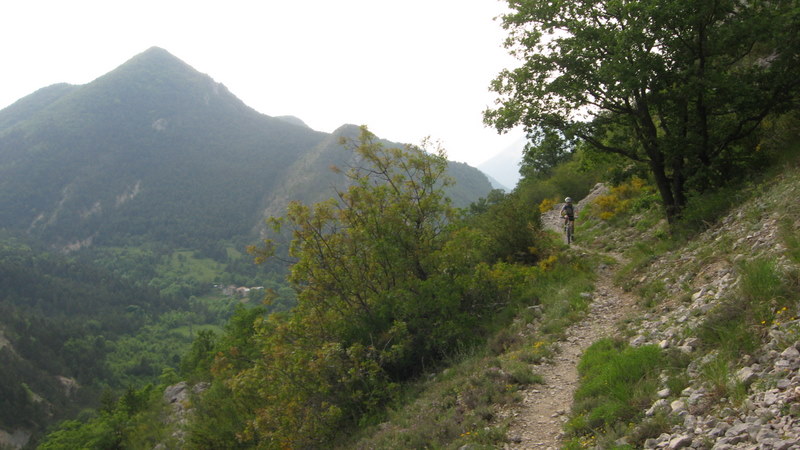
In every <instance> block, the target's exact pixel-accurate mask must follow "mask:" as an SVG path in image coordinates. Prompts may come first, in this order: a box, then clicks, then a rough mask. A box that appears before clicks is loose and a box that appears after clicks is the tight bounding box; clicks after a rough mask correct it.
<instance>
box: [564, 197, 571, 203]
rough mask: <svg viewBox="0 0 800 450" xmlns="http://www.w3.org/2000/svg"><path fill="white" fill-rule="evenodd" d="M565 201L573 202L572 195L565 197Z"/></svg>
mask: <svg viewBox="0 0 800 450" xmlns="http://www.w3.org/2000/svg"><path fill="white" fill-rule="evenodd" d="M564 201H565V202H567V203H572V197H567V198H565V199H564Z"/></svg>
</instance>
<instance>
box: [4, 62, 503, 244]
mask: <svg viewBox="0 0 800 450" xmlns="http://www.w3.org/2000/svg"><path fill="white" fill-rule="evenodd" d="M334 136H335V133H334V134H329V133H323V132H318V131H314V130H312V129H311V128H309V127H308V126H307V125H306V124H305V123H304V122H303V121H302V120H300V119H298V118H295V117H291V116H282V117H270V116H267V115H264V114H261V113H259V112H257V111H255V110H254V109H252V108H250V107H249V106H247V105H246V104H245V103H244V102H242V101H241V100H240V99H238V98H237V97H236V96H235V95H233V94H232V93H231V92H230V91H228V89H227V88H226V87H225V86H224V85H222V84H221V83H218V82H216V81H214V80H213V79H212V78H211V77H209V76H208V75H205V74H202V73H200V72H197V71H196V70H195V69H193V68H192V67H191V66H189V65H188V64H186V63H185V62H183V61H181V60H180V59H178V58H176V57H174V56H173V55H171V54H170V53H169V52H167V51H166V50H163V49H160V48H157V47H153V48H151V49H148V50H147V51H145V52H143V53H141V54H139V55H136V56H135V57H133V58H131V59H130V60H129V61H127V62H126V63H124V64H122V65H121V66H120V67H118V68H117V69H115V70H113V71H111V72H109V73H108V74H106V75H103V76H101V77H99V78H97V79H96V80H94V81H92V82H90V83H88V84H86V85H81V86H72V85H67V84H57V85H53V86H50V87H46V88H43V89H40V90H38V91H36V92H34V93H33V94H31V95H29V96H27V97H25V98H23V99H20V100H19V101H17V102H16V103H14V104H13V105H11V106H9V107H7V108H5V109H4V110H2V111H0V227H2V228H9V229H12V230H25V231H26V232H27V233H29V234H31V235H33V236H36V237H39V238H41V239H44V240H45V241H47V242H49V243H50V244H53V245H56V246H59V247H62V248H67V247H80V246H82V245H95V244H100V245H120V244H123V243H125V242H129V241H130V240H131V239H134V240H151V241H158V242H162V243H166V244H168V245H171V246H176V247H187V248H198V247H202V246H208V245H210V243H214V242H219V241H224V240H231V239H236V238H243V237H246V236H253V230H254V229H255V228H257V227H258V226H259V225H260V223H261V221H262V218H263V216H264V215H265V211H266V212H269V213H277V214H281V213H282V208H283V207H284V206H285V204H286V202H287V201H289V200H293V199H297V200H301V201H306V202H311V201H318V200H322V199H324V198H328V197H330V196H332V192H331V191H330V187H331V186H335V185H341V183H343V179H342V178H341V176H337V175H336V174H333V173H332V172H330V171H329V166H330V165H331V164H342V163H344V162H345V161H347V159H348V158H351V157H352V155H348V154H347V152H346V151H345V150H344V149H343V148H341V146H339V145H338V143H337V139H336V138H334ZM450 172H451V175H452V176H454V178H456V181H457V186H456V188H455V189H453V190H451V191H450V194H451V196H452V197H453V198H454V199H455V202H456V204H460V205H461V206H466V205H467V204H469V202H471V201H474V200H477V199H478V198H479V197H481V196H484V195H485V194H486V193H488V191H489V190H490V189H491V186H490V184H489V182H488V180H487V179H486V177H485V176H484V175H483V174H482V173H480V172H479V171H478V170H477V169H474V168H471V167H469V166H465V165H458V164H455V163H453V164H451V170H450ZM304 183H306V184H304Z"/></svg>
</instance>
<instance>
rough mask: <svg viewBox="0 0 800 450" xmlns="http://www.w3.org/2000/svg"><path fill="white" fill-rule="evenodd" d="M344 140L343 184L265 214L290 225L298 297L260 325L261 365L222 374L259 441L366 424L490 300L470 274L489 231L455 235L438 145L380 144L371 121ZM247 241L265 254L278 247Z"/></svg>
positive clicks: (485, 285) (474, 326) (464, 341)
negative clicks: (349, 152) (352, 156)
mask: <svg viewBox="0 0 800 450" xmlns="http://www.w3.org/2000/svg"><path fill="white" fill-rule="evenodd" d="M352 146H353V147H354V148H353V150H354V151H355V152H356V154H357V160H358V161H359V167H356V168H353V169H351V170H350V171H348V173H347V175H348V177H349V178H350V185H349V188H348V189H347V190H346V191H339V192H337V193H336V197H337V198H334V199H331V200H330V201H327V202H321V203H317V204H315V205H313V206H307V205H303V204H300V203H292V204H291V205H290V206H289V208H288V214H287V216H286V218H285V219H283V220H274V221H273V223H274V224H275V225H276V231H278V232H279V231H280V228H281V227H282V226H287V225H288V227H290V228H291V231H292V237H293V239H292V243H291V246H290V256H292V257H294V258H295V259H296V262H295V263H294V265H293V266H292V269H291V274H290V277H289V278H290V281H291V282H292V284H293V286H294V288H295V289H296V290H297V302H298V303H297V306H296V307H295V308H294V309H293V310H292V311H291V312H290V313H287V314H273V315H271V316H270V317H269V318H267V319H266V320H263V321H260V322H259V323H258V324H257V325H256V326H257V329H258V332H257V334H256V337H255V339H256V341H257V342H258V345H259V346H260V350H261V351H260V353H259V355H258V356H257V361H256V362H255V363H254V364H253V366H252V367H251V368H249V369H246V370H242V371H239V372H238V373H237V374H236V375H235V376H234V377H232V378H231V380H230V381H229V382H227V383H228V384H229V385H230V386H231V391H232V396H233V398H236V399H254V398H255V399H257V401H256V403H257V406H253V407H252V410H253V411H254V416H255V417H254V418H253V419H252V421H251V423H250V425H249V426H248V428H247V429H245V430H244V431H243V432H242V433H241V436H243V439H245V440H250V441H253V442H255V441H258V442H264V443H265V444H264V446H266V447H292V448H295V447H302V448H307V447H324V446H325V445H324V443H325V442H326V440H329V439H331V437H332V436H334V435H335V434H336V433H339V432H341V431H342V429H343V427H345V426H347V425H351V424H354V423H357V422H358V421H361V420H362V419H364V418H365V417H366V418H367V419H370V418H372V419H374V417H375V414H376V412H378V411H380V410H381V409H382V408H383V407H384V405H385V404H386V403H387V402H388V401H389V400H391V399H392V398H393V396H394V394H395V392H396V390H397V384H398V383H399V382H401V381H404V380H407V379H408V378H410V377H413V376H414V375H416V374H419V373H420V372H421V371H422V370H424V369H425V367H426V364H431V363H433V362H435V361H437V360H439V359H441V358H442V357H443V356H445V355H447V354H449V353H450V352H452V351H453V350H454V349H455V348H456V347H457V346H460V345H469V344H470V343H472V342H474V341H475V340H476V339H477V337H478V336H479V333H480V330H481V321H480V320H481V319H480V318H481V316H482V315H484V316H485V315H488V314H489V313H490V312H491V311H493V309H494V308H496V307H497V306H496V304H495V303H493V302H488V301H487V299H490V298H493V296H492V294H494V293H493V292H489V290H490V287H491V283H490V282H488V281H486V280H485V279H481V278H480V277H478V276H475V275H473V274H472V271H473V269H474V267H475V266H476V265H477V264H479V263H480V257H479V253H480V252H479V251H478V248H479V247H480V245H481V242H482V240H484V238H483V237H482V236H481V235H480V233H477V232H472V233H471V232H468V231H465V232H462V233H461V234H460V235H459V237H460V238H459V239H452V238H451V234H452V233H451V232H452V229H451V228H452V226H453V225H452V224H453V222H454V218H455V211H454V209H453V208H452V207H451V206H450V204H449V200H448V199H447V198H446V197H445V196H444V193H443V190H442V189H443V188H444V187H445V186H446V185H447V184H448V183H449V180H447V179H446V177H445V176H444V171H445V169H446V167H447V160H446V158H445V155H444V153H443V152H441V151H438V152H436V153H430V152H427V151H425V150H424V148H423V149H421V148H417V147H411V146H409V147H405V148H386V147H385V146H384V145H383V143H382V142H380V141H379V140H377V138H376V137H375V136H374V135H372V134H371V133H369V131H367V130H366V128H362V130H361V136H360V138H359V140H358V141H357V142H354V143H352ZM456 233H457V232H456ZM250 250H251V252H253V253H255V254H256V256H257V261H263V260H264V259H265V258H268V257H271V256H273V254H274V250H275V244H274V242H273V241H271V240H267V241H266V243H265V245H264V246H263V247H260V248H251V249H250ZM217 363H218V366H217V368H216V369H215V370H217V371H219V370H222V369H224V363H225V361H223V360H222V359H220V360H219V361H217Z"/></svg>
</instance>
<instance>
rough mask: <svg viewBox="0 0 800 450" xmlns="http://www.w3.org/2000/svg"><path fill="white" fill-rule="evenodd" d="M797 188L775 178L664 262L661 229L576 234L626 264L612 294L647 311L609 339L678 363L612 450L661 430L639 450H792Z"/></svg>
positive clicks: (799, 329) (621, 226)
mask: <svg viewBox="0 0 800 450" xmlns="http://www.w3.org/2000/svg"><path fill="white" fill-rule="evenodd" d="M799 185H800V174H798V172H797V171H796V170H790V171H787V172H785V173H784V174H783V175H781V176H780V177H778V178H776V179H775V180H773V181H772V182H771V183H770V184H768V185H767V186H763V187H761V188H759V189H754V190H753V191H752V192H748V193H745V194H743V195H745V196H746V197H748V198H747V199H746V201H743V202H742V203H741V205H740V206H738V207H736V208H735V209H733V210H732V211H731V212H730V213H728V214H727V215H725V216H724V217H722V218H721V219H720V220H719V221H718V222H717V223H716V224H714V225H713V226H711V227H710V228H708V229H707V230H706V231H705V232H703V233H702V234H700V235H698V236H696V237H694V238H693V239H691V240H689V241H688V242H686V243H685V244H684V245H680V246H677V248H672V249H670V250H668V251H661V252H660V251H657V250H655V249H657V248H659V245H660V244H659V239H658V238H657V237H656V236H659V234H662V235H663V233H664V232H665V230H666V226H665V224H663V223H661V224H656V225H654V226H649V227H642V226H639V227H638V228H637V222H639V221H641V220H642V217H632V218H630V220H628V221H627V222H622V223H619V221H618V223H617V225H616V227H615V228H613V229H612V228H609V226H608V225H607V224H599V223H594V224H592V225H590V226H587V227H586V228H584V229H583V230H581V229H580V227H579V228H578V233H579V234H578V236H587V235H589V236H591V239H590V240H589V241H588V242H587V241H586V240H584V241H582V245H584V246H586V247H587V249H592V250H595V251H603V250H607V249H613V250H614V251H619V252H625V254H626V256H627V257H628V258H631V263H629V264H628V265H627V266H625V267H623V268H621V269H620V270H619V272H618V274H617V277H616V279H617V284H619V285H621V286H622V287H624V288H625V289H626V290H627V291H631V292H634V293H637V294H639V296H640V304H641V305H642V306H645V307H646V308H645V311H646V312H645V313H644V314H643V315H642V316H641V317H640V318H639V319H637V320H634V321H633V322H629V323H626V324H624V326H623V327H622V328H620V329H619V331H618V333H619V334H620V335H622V336H624V337H625V339H626V340H627V341H628V342H629V343H630V345H631V346H634V347H640V346H643V345H648V344H651V345H655V346H658V347H659V348H660V349H662V350H663V351H664V354H665V355H668V357H669V358H671V359H673V360H675V361H680V363H679V364H678V367H679V368H680V370H679V371H678V374H677V375H675V374H674V373H673V374H671V375H669V376H668V374H667V373H662V376H661V381H662V386H660V388H659V391H658V397H659V398H658V399H657V400H656V401H655V402H654V403H653V404H651V405H647V408H646V410H645V411H644V417H645V419H644V420H643V421H642V422H641V423H640V424H638V425H637V426H635V427H632V428H631V429H629V430H628V432H627V433H623V434H624V436H621V437H620V438H619V439H618V440H617V443H618V444H620V445H622V444H624V443H625V442H628V441H629V440H630V438H631V435H635V434H637V433H639V434H641V433H642V432H643V429H644V428H645V427H646V426H648V424H652V423H654V422H660V423H662V424H663V423H667V424H669V427H668V431H662V432H661V433H660V434H659V435H657V436H655V437H649V438H647V439H646V440H644V447H645V448H670V449H678V448H689V447H691V448H707V449H712V448H713V449H729V448H770V449H771V448H776V449H789V448H800V371H799V369H800V320H798V317H800V309H799V306H800V302H798V294H797V288H798V286H799V285H800V277H798V274H800V265H799V263H800V253H798V251H799V249H798V243H800V238H798V236H800V207H798V206H797V205H796V204H795V202H793V201H790V200H791V199H794V198H795V194H796V192H797V189H798V186H799ZM676 379H679V380H680V381H681V382H680V383H676V382H675V380H676ZM676 386H677V387H680V388H681V389H680V390H677V389H676Z"/></svg>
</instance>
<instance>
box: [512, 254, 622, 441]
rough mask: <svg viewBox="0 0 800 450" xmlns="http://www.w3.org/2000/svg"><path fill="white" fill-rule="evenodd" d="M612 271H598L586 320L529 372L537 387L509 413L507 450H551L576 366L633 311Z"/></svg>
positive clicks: (566, 407)
mask: <svg viewBox="0 0 800 450" xmlns="http://www.w3.org/2000/svg"><path fill="white" fill-rule="evenodd" d="M612 277H613V270H612V269H611V268H609V267H607V268H605V269H603V270H601V273H600V274H599V278H598V281H597V284H596V287H595V291H594V292H593V293H592V304H591V306H590V311H589V313H588V314H587V315H586V318H585V319H584V320H583V321H581V322H578V323H576V324H574V325H572V326H571V327H569V329H567V332H566V339H565V340H564V341H562V342H560V343H559V344H558V352H557V354H556V356H555V358H554V359H553V360H552V361H550V362H549V363H546V364H541V365H536V366H534V367H533V371H534V372H535V373H538V374H540V375H541V376H542V377H543V378H544V384H543V385H536V386H531V387H529V388H528V389H527V390H525V391H524V392H523V395H524V397H523V401H522V403H521V405H520V406H519V407H518V409H517V410H516V411H514V412H513V413H512V415H513V421H512V425H511V428H510V429H509V432H508V436H509V439H510V441H511V444H508V445H507V446H506V448H509V449H557V448H559V447H560V443H561V438H562V428H563V424H564V422H565V421H566V419H567V414H568V413H569V409H570V406H571V405H572V395H573V393H574V392H575V389H576V387H577V384H578V371H577V365H578V361H579V360H580V357H581V354H582V353H583V351H584V350H585V349H586V348H587V347H588V346H589V345H591V344H592V343H593V342H595V341H596V340H598V339H600V338H602V337H605V336H611V335H613V334H614V333H615V330H616V324H617V323H618V322H619V321H620V320H622V319H624V318H625V317H626V316H627V315H628V314H630V313H631V312H632V311H633V310H634V309H635V308H636V298H635V297H634V296H633V295H631V294H628V293H626V292H623V291H622V290H621V289H619V288H618V287H616V286H614V284H613V283H612V281H611V280H612Z"/></svg>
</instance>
